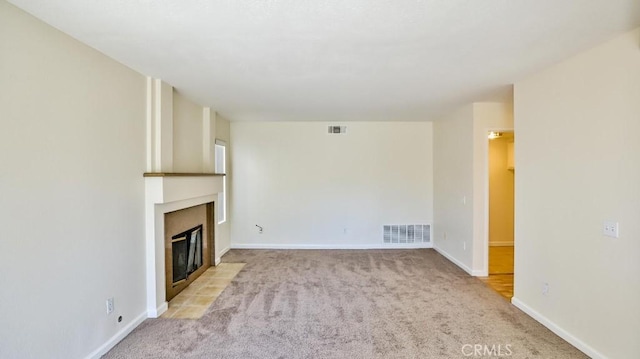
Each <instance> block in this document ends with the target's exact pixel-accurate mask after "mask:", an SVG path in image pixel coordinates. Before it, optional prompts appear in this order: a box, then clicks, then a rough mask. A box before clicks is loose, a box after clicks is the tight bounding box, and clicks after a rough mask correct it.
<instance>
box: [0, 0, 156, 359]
mask: <svg viewBox="0 0 640 359" xmlns="http://www.w3.org/2000/svg"><path fill="white" fill-rule="evenodd" d="M0 53H1V54H2V56H0V128H1V130H0V154H1V155H0V193H1V195H0V197H1V199H0V238H1V239H0V288H1V294H0V318H1V319H0V322H1V323H2V325H1V326H0V357H2V358H81V357H85V356H87V355H89V354H90V353H91V352H92V351H94V350H96V349H98V347H100V346H101V345H103V344H104V343H105V342H107V341H108V340H109V338H111V337H112V336H114V335H116V333H118V332H119V331H121V330H126V329H127V328H129V329H130V328H131V326H133V325H135V324H136V323H137V322H139V321H140V320H141V319H144V318H145V316H144V315H145V312H146V309H145V268H144V256H145V248H144V209H143V204H144V183H143V177H142V172H144V169H145V141H144V139H145V78H144V77H143V76H141V75H140V74H137V73H135V72H134V71H132V70H130V69H128V68H126V67H124V66H122V65H120V64H118V63H116V62H115V61H113V60H111V59H109V58H107V57H105V56H104V55H102V54H100V53H98V52H96V51H95V50H92V49H90V48H89V47H87V46H85V45H83V44H81V43H79V42H77V41H75V40H73V39H71V38H70V37H68V36H66V35H64V34H62V33H60V32H58V31H57V30H55V29H53V28H51V27H49V26H47V25H45V24H43V23H42V22H40V21H38V20H36V19H34V18H32V17H31V16H29V15H27V14H25V13H24V12H22V11H20V10H18V9H16V8H15V7H13V6H12V5H9V4H8V3H6V2H4V1H2V2H0ZM108 297H114V298H115V312H114V313H112V314H111V315H107V314H106V310H105V300H106V299H107V298H108ZM119 315H122V316H123V321H122V322H121V323H118V322H117V318H118V316H119Z"/></svg>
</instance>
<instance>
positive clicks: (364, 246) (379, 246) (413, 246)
mask: <svg viewBox="0 0 640 359" xmlns="http://www.w3.org/2000/svg"><path fill="white" fill-rule="evenodd" d="M231 248H232V249H416V248H433V245H432V244H431V243H407V244H402V245H400V244H397V243H393V244H391V245H390V244H281V243H232V244H231Z"/></svg>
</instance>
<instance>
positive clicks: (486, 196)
mask: <svg viewBox="0 0 640 359" xmlns="http://www.w3.org/2000/svg"><path fill="white" fill-rule="evenodd" d="M491 131H495V132H510V133H513V134H514V135H515V128H514V127H486V128H485V129H484V133H483V138H484V141H483V143H482V146H483V149H482V150H483V151H484V164H483V166H484V169H483V171H484V193H483V196H484V199H483V201H484V208H483V211H484V213H483V214H484V233H483V234H482V248H483V249H484V258H483V262H484V263H482V265H481V267H482V268H483V270H482V272H483V273H484V274H483V275H480V276H482V277H486V276H488V275H489V247H490V246H491V245H492V244H491V242H489V141H491V140H490V139H489V138H487V135H488V134H489V132H491ZM514 222H515V217H514ZM494 243H499V242H494ZM511 245H513V243H511Z"/></svg>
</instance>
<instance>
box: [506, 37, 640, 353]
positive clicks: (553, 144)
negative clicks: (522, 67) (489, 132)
mask: <svg viewBox="0 0 640 359" xmlns="http://www.w3.org/2000/svg"><path fill="white" fill-rule="evenodd" d="M639 118H640V29H636V30H635V31H633V32H630V33H627V34H624V35H621V36H619V37H617V38H615V39H613V40H611V41H609V42H607V43H605V44H602V45H601V46H598V47H596V48H594V49H592V50H590V51H587V52H584V53H582V54H580V55H578V56H575V57H573V58H571V59H569V60H566V61H564V62H562V63H559V64H558V65H556V66H553V67H551V68H549V69H547V70H545V71H543V72H540V73H538V74H535V75H533V76H531V77H529V78H528V79H526V80H524V81H521V82H518V83H516V85H515V119H516V122H515V125H516V135H517V137H518V141H517V151H516V152H515V166H516V185H515V186H516V204H515V206H516V228H515V231H516V244H515V249H516V253H515V273H516V276H515V299H514V303H515V304H517V305H518V306H520V307H521V308H523V309H524V310H526V311H527V312H528V313H530V314H532V315H533V316H535V317H537V318H538V319H539V320H541V321H542V322H543V323H545V324H547V325H548V326H549V327H551V328H552V329H554V330H556V331H557V332H559V333H561V334H562V335H563V336H565V338H568V339H569V340H570V341H571V342H572V343H573V344H574V345H577V346H579V347H580V348H581V349H583V350H584V351H586V352H587V354H589V355H590V356H592V357H609V358H636V357H638V353H640V340H639V339H640V337H639V334H638V333H640V305H639V303H640V275H639V274H640V256H639V254H640V221H638V218H639V217H640V140H639V137H638V134H640V120H639ZM607 220H610V221H617V222H619V223H620V238H617V239H614V238H609V237H605V236H603V234H602V225H603V222H604V221H607ZM545 282H546V283H549V294H548V295H543V294H542V286H543V283H545Z"/></svg>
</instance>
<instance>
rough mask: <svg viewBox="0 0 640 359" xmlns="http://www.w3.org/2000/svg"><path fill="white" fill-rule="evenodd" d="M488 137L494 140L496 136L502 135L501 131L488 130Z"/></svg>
mask: <svg viewBox="0 0 640 359" xmlns="http://www.w3.org/2000/svg"><path fill="white" fill-rule="evenodd" d="M488 137H489V139H490V140H495V139H496V138H500V137H502V132H495V131H491V132H489V136H488Z"/></svg>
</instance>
